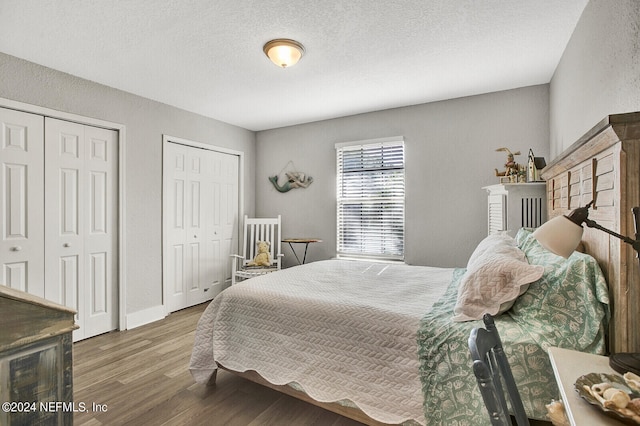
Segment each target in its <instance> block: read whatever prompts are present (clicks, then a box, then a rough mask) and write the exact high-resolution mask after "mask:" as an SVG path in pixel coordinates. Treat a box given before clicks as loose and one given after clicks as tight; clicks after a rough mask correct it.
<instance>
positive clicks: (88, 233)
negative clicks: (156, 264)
mask: <svg viewBox="0 0 640 426" xmlns="http://www.w3.org/2000/svg"><path fill="white" fill-rule="evenodd" d="M84 129H85V160H84V167H85V171H84V176H83V178H84V179H85V180H86V194H85V196H86V202H85V205H84V206H83V210H84V214H85V217H86V221H85V228H83V238H84V242H85V253H84V256H85V258H84V262H85V268H86V273H87V276H86V283H87V285H86V289H87V291H88V294H86V295H85V299H84V301H83V303H84V304H85V311H86V317H85V318H84V322H85V328H86V330H87V331H89V332H90V333H91V335H96V334H101V333H105V332H107V331H111V330H114V329H115V328H117V325H118V324H117V318H118V314H117V309H118V307H117V300H118V294H117V289H118V286H117V285H116V283H117V275H118V264H117V256H116V254H117V252H118V247H117V243H118V238H117V229H118V221H117V220H118V216H117V211H118V197H117V191H118V189H117V186H118V163H117V158H118V144H117V141H118V139H117V138H118V135H117V132H115V131H112V130H106V129H100V128H97V127H90V126H84Z"/></svg>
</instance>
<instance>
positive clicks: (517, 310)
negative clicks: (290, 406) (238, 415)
mask: <svg viewBox="0 0 640 426" xmlns="http://www.w3.org/2000/svg"><path fill="white" fill-rule="evenodd" d="M638 170H640V114H639V113H634V114H624V115H616V116H609V117H607V118H606V119H605V120H603V121H602V122H601V123H598V125H597V126H596V127H594V129H592V130H591V131H590V132H588V133H587V134H586V135H585V137H583V138H582V139H581V140H579V141H578V142H576V144H574V145H573V146H572V147H570V148H569V149H568V150H567V152H566V153H564V154H563V155H561V156H559V157H558V158H557V159H556V160H554V161H553V162H552V163H551V164H550V165H549V166H547V168H545V169H544V171H543V174H542V176H543V177H544V178H545V179H546V181H547V193H548V210H549V217H553V216H555V215H558V214H562V213H565V212H567V211H568V210H571V209H573V208H576V207H578V206H579V205H584V204H586V203H587V202H588V201H590V200H591V199H595V200H596V202H595V209H594V210H593V212H592V214H591V216H590V217H591V218H592V219H594V220H596V221H598V222H599V223H601V224H602V225H604V226H606V227H608V228H610V229H613V230H615V231H616V232H619V233H621V234H625V235H632V234H633V225H632V221H631V218H628V217H627V216H630V213H629V212H630V208H631V207H632V206H634V205H640V203H639V202H640V184H639V177H638ZM514 241H515V244H516V245H517V247H518V248H519V249H520V250H521V251H522V253H523V254H524V255H525V256H526V259H527V261H528V262H529V263H530V264H531V265H534V266H536V267H538V268H543V269H544V272H543V273H542V275H541V276H540V277H539V278H538V279H536V280H535V281H534V282H532V283H530V285H529V286H528V288H527V289H526V291H524V292H523V294H521V295H520V294H519V295H518V297H517V298H516V299H515V301H512V302H513V305H512V307H511V308H510V309H508V310H507V311H506V313H504V314H503V315H499V316H498V317H497V319H496V323H497V326H498V329H499V330H500V333H501V335H502V336H503V343H504V346H505V350H506V352H507V355H508V357H509V360H510V362H511V364H512V369H513V370H514V375H515V376H516V382H517V384H518V387H519V389H520V391H521V393H522V394H523V399H524V402H525V408H526V409H527V414H528V415H529V416H530V417H531V418H539V419H540V418H544V416H545V414H546V410H545V408H544V404H546V403H548V402H549V401H550V400H551V399H553V398H557V397H558V391H557V388H556V385H555V381H554V380H553V373H552V372H551V367H550V365H549V361H548V357H547V355H546V349H547V348H548V347H550V346H561V347H566V348H572V349H577V350H582V351H587V352H594V353H605V352H607V351H610V350H615V351H621V350H627V351H639V350H640V338H639V337H640V336H639V333H640V330H639V329H637V327H635V326H632V325H633V324H637V321H638V319H639V318H638V317H639V316H640V313H639V312H638V310H637V309H633V306H639V305H640V299H638V291H636V289H634V288H633V287H632V286H630V285H629V283H630V281H631V280H633V279H637V277H636V275H637V269H636V268H637V263H636V260H635V259H634V256H633V253H632V250H630V249H629V248H627V247H625V246H623V245H622V243H620V242H619V241H618V240H615V239H613V238H610V237H608V236H607V235H606V234H604V233H601V232H597V231H593V230H587V232H585V236H584V249H585V252H586V254H581V253H575V254H574V255H572V257H571V258H570V259H569V260H568V261H564V260H562V259H561V258H558V257H555V256H554V255H551V254H550V253H548V252H545V251H541V249H540V247H539V245H537V242H536V241H535V240H534V239H533V238H532V237H531V232H530V230H526V229H523V230H521V231H520V232H518V235H517V238H516V239H515V240H514ZM468 269H469V265H467V268H455V269H451V268H429V267H420V266H408V265H399V264H384V263H366V262H364V263H363V262H353V261H352V262H350V261H339V260H330V261H323V262H314V263H311V264H308V265H303V266H299V267H295V268H289V269H286V270H283V271H280V272H277V273H274V274H270V275H267V276H264V277H259V278H255V279H252V280H249V281H246V282H244V283H241V284H240V285H236V286H233V287H231V288H229V289H227V290H225V291H224V292H223V293H221V294H220V295H219V296H218V297H217V298H216V299H215V300H214V301H213V302H212V303H211V305H210V306H209V307H208V308H207V310H206V312H205V313H204V314H203V316H202V318H201V320H200V322H199V324H198V328H197V331H196V343H195V346H194V351H193V354H192V359H191V365H190V369H191V372H192V374H193V376H194V378H196V380H197V381H198V382H201V383H205V382H208V383H212V382H215V373H216V371H217V369H219V368H223V369H226V370H229V371H232V372H235V373H237V374H241V375H245V377H248V378H250V379H252V380H255V381H258V382H261V383H263V384H265V385H267V386H270V387H274V388H277V389H278V390H281V391H283V392H285V393H289V394H292V395H294V396H297V397H299V398H302V399H305V400H307V401H309V402H312V403H314V404H316V405H320V406H323V407H325V408H328V409H330V410H332V411H336V412H338V413H340V414H343V415H346V416H348V417H351V418H354V419H356V420H359V421H361V422H363V423H367V424H380V423H382V424H401V423H404V424H447V425H456V424H458V425H465V424H483V423H487V416H486V412H485V411H484V406H483V405H482V399H481V397H480V395H479V392H478V391H477V385H476V383H475V379H474V378H473V374H471V370H470V363H469V362H468V360H469V356H468V348H467V338H468V335H469V332H470V330H471V329H472V328H473V327H475V326H478V325H479V324H481V322H479V321H478V322H477V323H476V322H475V321H474V320H471V321H465V322H454V321H452V317H453V315H454V311H455V310H456V307H457V305H458V293H459V289H460V288H461V286H464V285H465V277H466V276H468V274H466V273H467V272H468ZM634 277H635V278H634ZM607 282H608V286H607ZM400 284H401V285H400ZM369 296H370V297H369ZM311 300H315V302H311ZM398 307H400V309H398ZM234 318H235V319H234ZM278 318H279V319H278ZM277 321H280V322H277ZM607 331H608V333H607ZM254 339H256V340H254Z"/></svg>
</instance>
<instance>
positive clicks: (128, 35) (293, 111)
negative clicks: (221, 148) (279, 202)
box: [0, 0, 588, 130]
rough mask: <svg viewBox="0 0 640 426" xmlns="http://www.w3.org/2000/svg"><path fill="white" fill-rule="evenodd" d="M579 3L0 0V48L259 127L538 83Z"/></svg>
mask: <svg viewBox="0 0 640 426" xmlns="http://www.w3.org/2000/svg"><path fill="white" fill-rule="evenodd" d="M587 2H588V0H383V1H382V0H336V1H315V2H314V1H310V0H306V1H284V0H263V1H258V0H255V1H246V0H126V1H125V0H1V1H0V51H1V52H4V53H7V54H10V55H13V56H17V57H20V58H23V59H26V60H29V61H32V62H35V63H38V64H42V65H45V66H47V67H50V68H54V69H57V70H60V71H64V72H67V73H70V74H73V75H76V76H79V77H82V78H85V79H88V80H92V81H95V82H98V83H102V84H105V85H107V86H111V87H114V88H117V89H121V90H125V91H127V92H131V93H134V94H137V95H140V96H144V97H146V98H150V99H154V100H157V101H160V102H164V103H166V104H170V105H174V106H176V107H179V108H183V109H185V110H188V111H192V112H196V113H199V114H202V115H205V116H209V117H213V118H216V119H218V120H221V121H225V122H227V123H231V124H235V125H238V126H241V127H244V128H247V129H251V130H263V129H269V128H275V127H282V126H287V125H293V124H299V123H304V122H310V121H317V120H322V119H327V118H334V117H340V116H345V115H351V114H357V113H363V112H369V111H374V110H380V109H386V108H393V107H399V106H406V105H413V104H419V103H424V102H432V101H437V100H443V99H451V98H457V97H461V96H468V95H475V94H481V93H487V92H493V91H498V90H506V89H512V88H516V87H523V86H529V85H534V84H542V83H548V82H549V81H550V79H551V76H552V75H553V72H554V70H555V68H556V66H557V64H558V61H559V60H560V57H561V55H562V52H563V51H564V48H565V46H566V44H567V42H568V41H569V38H570V36H571V33H572V32H573V30H574V28H575V26H576V23H577V21H578V19H579V17H580V14H581V13H582V11H583V9H584V7H585V5H586V3H587ZM273 38H293V39H295V40H298V41H300V42H301V43H302V44H303V45H304V46H305V48H306V54H305V56H304V57H303V58H302V60H301V61H300V62H299V63H298V65H296V66H295V67H292V68H288V69H280V68H277V67H276V66H275V65H273V64H272V63H271V62H269V60H268V59H267V58H266V56H265V55H264V54H263V52H262V46H263V45H264V43H265V42H267V41H269V40H271V39H273Z"/></svg>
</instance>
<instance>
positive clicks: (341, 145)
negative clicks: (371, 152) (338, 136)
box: [335, 136, 404, 149]
mask: <svg viewBox="0 0 640 426" xmlns="http://www.w3.org/2000/svg"><path fill="white" fill-rule="evenodd" d="M388 142H402V143H404V136H392V137H388V138H377V139H366V140H362V141H349V142H338V143H336V144H335V148H336V149H338V148H344V147H347V146H358V145H372V144H376V143H378V144H381V145H382V144H385V143H388Z"/></svg>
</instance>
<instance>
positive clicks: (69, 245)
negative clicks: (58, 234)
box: [62, 243, 71, 247]
mask: <svg viewBox="0 0 640 426" xmlns="http://www.w3.org/2000/svg"><path fill="white" fill-rule="evenodd" d="M62 247H71V244H69V243H64V244H63V245H62Z"/></svg>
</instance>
